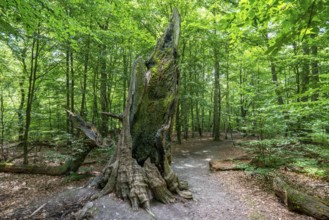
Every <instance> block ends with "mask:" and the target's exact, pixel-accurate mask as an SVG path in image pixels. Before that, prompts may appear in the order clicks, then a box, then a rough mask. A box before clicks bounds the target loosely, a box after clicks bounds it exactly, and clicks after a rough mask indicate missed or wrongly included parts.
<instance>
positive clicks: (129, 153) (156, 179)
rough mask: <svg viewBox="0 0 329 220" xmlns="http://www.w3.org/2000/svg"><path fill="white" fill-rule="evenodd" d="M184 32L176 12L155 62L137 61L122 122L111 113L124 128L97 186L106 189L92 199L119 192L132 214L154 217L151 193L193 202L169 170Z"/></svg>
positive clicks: (166, 200)
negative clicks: (140, 211) (139, 210)
mask: <svg viewBox="0 0 329 220" xmlns="http://www.w3.org/2000/svg"><path fill="white" fill-rule="evenodd" d="M179 32H180V17H179V14H178V11H177V10H176V9H174V12H173V15H172V18H171V21H170V24H169V26H168V28H167V29H166V31H165V33H164V34H163V36H162V37H161V38H160V39H159V40H158V42H157V45H156V47H155V50H154V52H153V53H152V55H151V56H150V58H149V59H148V60H147V61H146V62H145V61H143V59H142V58H138V59H137V60H136V61H135V63H134V65H133V68H132V75H131V79H130V86H129V93H128V98H127V103H126V107H125V111H124V113H123V114H120V116H119V117H117V115H114V114H112V113H110V114H107V115H108V116H111V117H115V118H119V119H120V121H121V122H122V129H121V133H120V136H119V141H118V143H117V147H116V149H115V151H114V154H113V155H112V157H111V159H110V160H109V162H108V164H107V165H106V166H105V168H104V170H103V172H102V175H101V176H100V177H98V178H97V179H96V180H95V181H93V182H92V184H93V185H96V186H98V187H99V188H101V191H100V192H99V193H98V194H97V195H95V196H93V199H97V198H99V197H101V196H103V195H106V194H108V193H111V192H114V193H116V195H117V196H118V197H121V198H123V199H129V200H130V202H131V205H132V208H133V209H137V208H138V207H139V206H141V207H143V208H144V209H145V210H146V211H147V212H148V213H150V214H151V215H153V214H152V212H151V211H150V197H149V192H152V194H153V197H154V198H155V199H157V200H159V201H161V202H163V203H170V202H174V201H175V196H174V194H178V195H179V196H181V197H183V198H192V194H191V193H190V192H189V191H188V190H187V188H188V185H187V183H186V182H183V181H180V180H179V178H178V177H177V175H176V174H175V173H174V172H173V170H172V169H171V167H170V163H171V150H170V133H171V131H172V124H173V123H172V121H173V118H174V115H175V111H176V102H177V89H178V77H179V70H178V53H177V49H178V39H179ZM77 124H81V123H77ZM82 127H85V125H84V124H82ZM85 133H86V135H87V134H88V132H85ZM93 137H94V136H93ZM91 139H92V138H91ZM94 140H97V139H96V138H94Z"/></svg>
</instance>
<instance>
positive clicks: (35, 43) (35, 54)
mask: <svg viewBox="0 0 329 220" xmlns="http://www.w3.org/2000/svg"><path fill="white" fill-rule="evenodd" d="M39 34H40V33H39V31H38V33H37V34H35V35H34V37H33V40H32V51H31V68H30V76H29V90H28V94H27V105H26V111H25V118H26V120H25V129H24V141H23V142H24V161H23V163H24V164H28V140H29V132H30V125H31V113H32V104H33V99H34V92H35V83H36V80H37V69H38V58H39Z"/></svg>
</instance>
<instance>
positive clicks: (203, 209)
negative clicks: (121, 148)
mask: <svg viewBox="0 0 329 220" xmlns="http://www.w3.org/2000/svg"><path fill="white" fill-rule="evenodd" d="M172 153H173V169H174V170H175V171H176V172H177V174H178V176H179V177H180V178H182V179H183V180H187V181H188V182H189V185H190V190H191V191H192V193H193V197H194V199H193V200H192V201H182V202H176V203H173V204H167V205H164V204H161V203H158V202H154V203H153V204H151V209H152V211H153V212H154V214H155V215H156V217H157V219H159V220H174V219H179V220H183V219H184V220H201V219H202V220H208V219H209V220H212V219H214V220H226V219H227V220H231V219H232V220H239V219H241V220H242V219H281V220H285V219H286V220H289V219H313V218H310V217H306V216H302V215H298V214H294V213H291V212H289V211H287V210H286V209H285V208H284V207H283V206H282V205H281V204H279V203H278V202H277V199H276V197H275V196H274V195H273V194H271V193H266V192H264V191H263V190H262V189H260V188H259V187H258V186H257V183H256V182H253V181H252V180H251V178H249V179H248V178H247V176H246V175H245V174H244V172H240V171H232V172H221V173H219V172H217V173H212V172H210V171H209V166H208V163H209V161H210V160H211V159H213V158H230V157H235V156H239V154H243V152H242V151H241V150H239V149H238V148H235V147H233V144H232V141H220V142H214V141H212V139H211V138H210V137H206V138H201V139H200V138H195V139H190V140H189V141H187V142H184V143H183V144H182V145H174V146H173V152H172ZM94 205H95V207H96V209H97V210H98V211H97V212H96V213H95V215H94V218H95V219H102V220H103V219H104V220H105V219H136V220H137V219H138V220H139V219H152V218H151V217H150V215H148V214H147V213H146V212H145V211H143V210H140V211H138V212H133V211H131V208H130V207H129V204H128V203H127V202H123V201H120V200H118V199H115V198H114V197H113V196H110V197H103V198H102V199H100V200H98V201H97V202H96V204H94Z"/></svg>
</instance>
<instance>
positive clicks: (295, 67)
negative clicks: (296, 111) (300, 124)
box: [293, 42, 301, 102]
mask: <svg viewBox="0 0 329 220" xmlns="http://www.w3.org/2000/svg"><path fill="white" fill-rule="evenodd" d="M293 47H294V55H295V56H297V55H298V48H297V43H296V42H294V43H293ZM294 70H295V75H296V94H297V95H300V94H301V90H300V73H299V65H298V64H296V65H295V66H294ZM297 102H300V98H299V96H298V98H297Z"/></svg>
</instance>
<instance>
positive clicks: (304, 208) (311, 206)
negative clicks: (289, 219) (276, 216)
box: [273, 176, 329, 219]
mask: <svg viewBox="0 0 329 220" xmlns="http://www.w3.org/2000/svg"><path fill="white" fill-rule="evenodd" d="M273 189H274V191H275V194H276V195H277V196H278V197H279V199H280V200H281V201H282V202H283V203H284V204H285V205H286V206H287V207H288V209H289V210H290V211H295V212H299V213H303V214H306V215H309V216H312V217H314V218H316V219H329V206H327V205H325V202H324V201H322V200H321V199H319V198H316V197H313V196H310V195H307V194H305V193H303V192H300V191H298V190H296V189H294V188H293V187H291V186H290V185H289V184H288V183H286V182H285V181H284V180H283V179H282V178H280V177H279V176H276V177H274V179H273Z"/></svg>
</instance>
